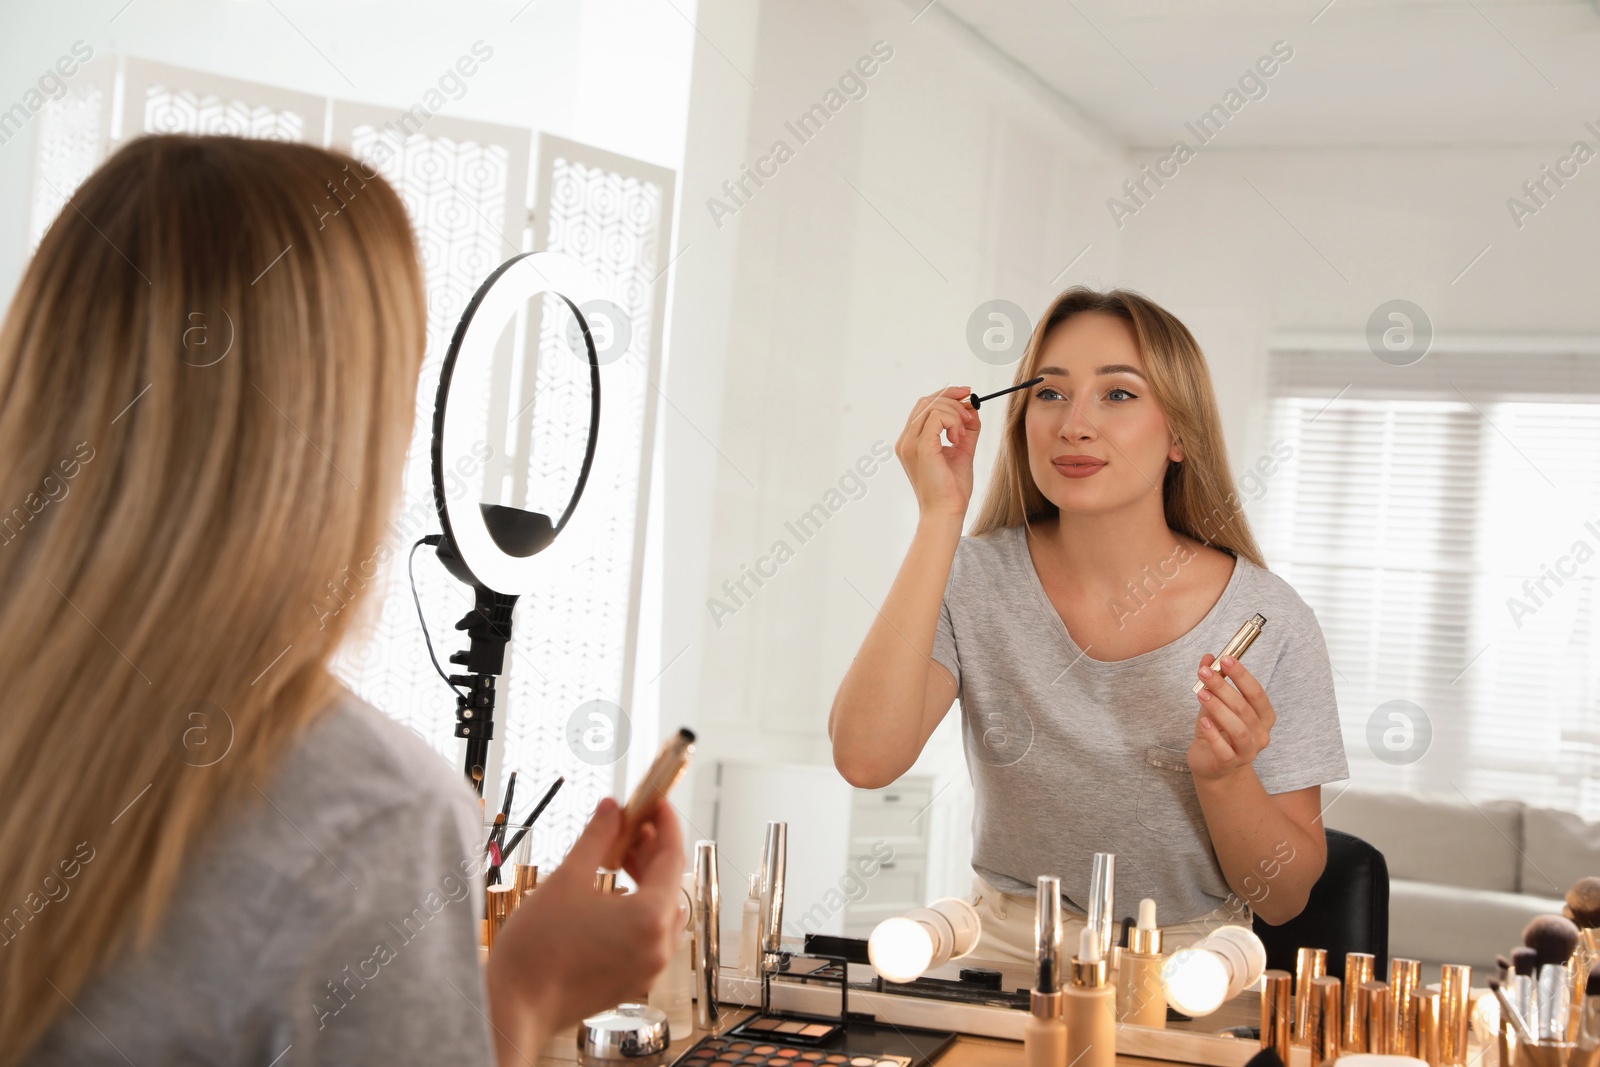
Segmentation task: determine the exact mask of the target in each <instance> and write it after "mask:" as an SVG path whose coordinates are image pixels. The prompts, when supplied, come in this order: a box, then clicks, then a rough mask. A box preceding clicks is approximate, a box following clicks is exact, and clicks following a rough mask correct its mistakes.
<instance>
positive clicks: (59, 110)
mask: <svg viewBox="0 0 1600 1067" xmlns="http://www.w3.org/2000/svg"><path fill="white" fill-rule="evenodd" d="M116 74H117V64H116V60H115V59H112V58H110V57H104V58H101V59H95V60H91V61H90V62H88V63H86V64H84V65H83V67H82V69H80V70H79V71H78V73H77V75H76V76H74V77H73V78H71V79H69V80H68V82H67V91H66V92H65V93H64V94H62V95H61V96H60V97H57V98H56V99H54V100H50V101H48V102H46V104H45V106H44V108H43V109H42V110H41V111H40V112H39V136H38V142H37V144H38V148H37V150H36V152H35V155H34V165H33V204H32V218H31V220H30V223H29V227H28V247H29V248H30V249H32V248H37V247H38V246H39V239H40V238H41V237H43V236H44V232H45V230H47V229H49V228H50V223H51V222H53V221H54V220H55V217H56V215H57V214H58V213H59V212H60V211H61V209H62V207H63V206H65V205H66V202H67V197H68V196H70V195H72V191H73V190H74V189H76V188H77V187H78V186H79V185H80V184H82V183H83V179H85V178H87V177H88V176H89V175H90V174H91V173H93V171H94V169H95V168H96V167H98V166H99V165H100V161H101V160H102V159H104V158H105V156H106V145H107V144H108V143H109V142H110V140H111V98H112V94H113V91H114V85H115V79H116Z"/></svg>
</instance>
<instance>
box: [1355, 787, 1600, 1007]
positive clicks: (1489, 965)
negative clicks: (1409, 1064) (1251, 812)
mask: <svg viewBox="0 0 1600 1067" xmlns="http://www.w3.org/2000/svg"><path fill="white" fill-rule="evenodd" d="M1323 803H1324V804H1325V805H1327V807H1326V809H1325V811H1324V814H1323V820H1324V822H1325V823H1326V825H1327V826H1329V827H1331V828H1332V829H1335V830H1343V831H1345V832H1346V833H1351V834H1355V835H1356V836H1357V837H1359V838H1362V839H1363V840H1365V841H1369V842H1371V843H1372V844H1373V845H1375V846H1377V848H1378V850H1379V851H1380V852H1382V853H1383V855H1384V859H1386V860H1387V861H1388V864H1389V956H1390V958H1391V959H1392V958H1394V957H1396V956H1400V957H1407V958H1410V959H1418V960H1421V961H1423V964H1424V965H1425V968H1426V969H1427V970H1429V971H1432V972H1434V973H1435V974H1436V972H1437V969H1438V965H1439V964H1443V963H1465V964H1469V965H1471V967H1472V969H1473V984H1474V985H1481V984H1482V983H1483V980H1484V979H1485V978H1487V977H1488V976H1489V975H1492V974H1493V973H1494V971H1493V968H1494V958H1495V955H1496V953H1499V954H1503V955H1509V954H1510V952H1511V950H1512V949H1513V948H1514V947H1516V946H1518V945H1520V944H1521V943H1522V928H1523V927H1524V926H1525V925H1527V922H1528V920H1529V919H1531V918H1533V917H1534V916H1535V915H1544V914H1550V913H1557V914H1559V913H1560V911H1561V906H1562V903H1563V898H1564V897H1565V895H1566V892H1567V889H1568V888H1569V887H1570V886H1571V885H1572V883H1573V882H1576V881H1577V880H1578V879H1579V878H1582V877H1584V876H1585V875H1600V823H1591V822H1585V821H1584V820H1583V819H1581V818H1579V817H1578V816H1576V815H1574V814H1572V813H1571V812H1567V811H1560V810H1557V809H1554V808H1541V807H1529V806H1525V805H1524V804H1522V803H1521V802H1520V801H1516V800H1496V801H1482V802H1477V803H1471V802H1469V801H1467V800H1466V799H1465V798H1463V797H1462V796H1461V795H1460V794H1459V793H1456V792H1453V791H1452V792H1451V793H1448V794H1443V795H1439V794H1431V795H1419V794H1414V793H1396V792H1380V791H1376V790H1370V789H1363V788H1360V787H1356V786H1350V787H1348V788H1346V789H1345V790H1344V792H1343V793H1339V794H1334V793H1333V791H1332V789H1329V790H1326V791H1325V792H1324V800H1323Z"/></svg>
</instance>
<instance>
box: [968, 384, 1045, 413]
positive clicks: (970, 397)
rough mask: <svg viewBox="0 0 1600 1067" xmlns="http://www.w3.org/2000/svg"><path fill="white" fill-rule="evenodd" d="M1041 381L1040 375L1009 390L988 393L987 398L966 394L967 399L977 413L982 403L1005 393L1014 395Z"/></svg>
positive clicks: (975, 394)
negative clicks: (1019, 390)
mask: <svg viewBox="0 0 1600 1067" xmlns="http://www.w3.org/2000/svg"><path fill="white" fill-rule="evenodd" d="M1042 381H1044V377H1043V376H1042V375H1041V376H1040V377H1038V378H1030V379H1029V380H1028V381H1025V382H1021V383H1019V384H1017V385H1013V386H1011V387H1010V388H1009V389H1001V390H1000V391H999V392H996V393H990V394H989V395H988V396H979V395H978V394H977V393H968V394H967V399H968V400H970V401H972V410H973V411H977V410H978V409H979V408H981V407H982V406H983V402H984V401H985V400H993V399H994V398H995V397H997V396H1005V395H1006V394H1007V393H1014V392H1016V391H1017V390H1018V389H1026V388H1028V386H1030V385H1038V384H1039V383H1040V382H1042Z"/></svg>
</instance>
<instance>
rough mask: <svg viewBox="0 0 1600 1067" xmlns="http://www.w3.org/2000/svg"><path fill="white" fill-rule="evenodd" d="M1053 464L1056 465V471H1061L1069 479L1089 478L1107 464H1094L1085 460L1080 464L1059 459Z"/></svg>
mask: <svg viewBox="0 0 1600 1067" xmlns="http://www.w3.org/2000/svg"><path fill="white" fill-rule="evenodd" d="M1051 462H1052V463H1053V464H1054V465H1055V468H1056V470H1058V471H1060V472H1061V474H1062V475H1063V476H1065V477H1068V478H1087V477H1089V475H1091V474H1093V473H1094V472H1095V471H1097V470H1099V469H1100V468H1101V467H1104V466H1105V463H1104V462H1102V461H1099V460H1096V461H1093V462H1090V461H1087V460H1085V461H1083V462H1080V463H1074V462H1071V461H1068V460H1060V459H1058V460H1052V461H1051Z"/></svg>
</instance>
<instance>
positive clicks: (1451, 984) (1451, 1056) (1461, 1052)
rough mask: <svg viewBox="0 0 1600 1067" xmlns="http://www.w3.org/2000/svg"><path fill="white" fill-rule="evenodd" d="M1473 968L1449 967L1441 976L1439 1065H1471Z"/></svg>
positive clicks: (1450, 965) (1446, 966)
mask: <svg viewBox="0 0 1600 1067" xmlns="http://www.w3.org/2000/svg"><path fill="white" fill-rule="evenodd" d="M1471 982H1472V968H1471V967H1466V966H1462V965H1461V964H1456V963H1447V964H1445V965H1444V968H1443V970H1441V971H1440V974H1439V1062H1440V1063H1443V1064H1449V1065H1454V1067H1465V1065H1466V1062H1467V1022H1468V1020H1469V1018H1470V1013H1469V1012H1468V1010H1467V995H1468V990H1469V988H1470V987H1471Z"/></svg>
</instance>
